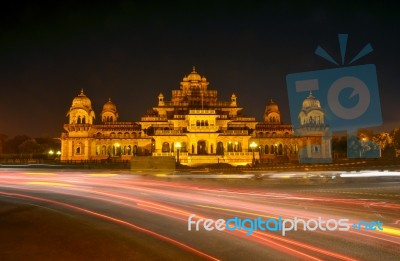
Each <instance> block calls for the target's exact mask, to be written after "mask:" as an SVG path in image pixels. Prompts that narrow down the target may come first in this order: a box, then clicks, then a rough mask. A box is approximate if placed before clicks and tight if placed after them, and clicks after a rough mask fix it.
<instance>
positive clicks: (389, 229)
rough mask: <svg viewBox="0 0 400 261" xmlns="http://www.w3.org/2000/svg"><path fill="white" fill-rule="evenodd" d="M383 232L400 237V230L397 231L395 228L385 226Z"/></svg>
mask: <svg viewBox="0 0 400 261" xmlns="http://www.w3.org/2000/svg"><path fill="white" fill-rule="evenodd" d="M381 232H383V233H386V234H391V235H395V236H400V229H396V228H393V227H387V226H384V227H383V230H382V231H381Z"/></svg>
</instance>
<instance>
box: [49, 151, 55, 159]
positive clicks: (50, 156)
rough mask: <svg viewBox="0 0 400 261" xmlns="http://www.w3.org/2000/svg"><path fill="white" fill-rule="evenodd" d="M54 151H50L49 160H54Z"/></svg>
mask: <svg viewBox="0 0 400 261" xmlns="http://www.w3.org/2000/svg"><path fill="white" fill-rule="evenodd" d="M53 155H54V151H53V150H49V159H53Z"/></svg>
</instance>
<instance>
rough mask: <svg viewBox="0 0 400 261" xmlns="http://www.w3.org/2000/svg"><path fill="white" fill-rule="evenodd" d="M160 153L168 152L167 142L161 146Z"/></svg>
mask: <svg viewBox="0 0 400 261" xmlns="http://www.w3.org/2000/svg"><path fill="white" fill-rule="evenodd" d="M161 151H162V152H169V151H170V147H169V143H168V142H164V143H163V145H162V149H161Z"/></svg>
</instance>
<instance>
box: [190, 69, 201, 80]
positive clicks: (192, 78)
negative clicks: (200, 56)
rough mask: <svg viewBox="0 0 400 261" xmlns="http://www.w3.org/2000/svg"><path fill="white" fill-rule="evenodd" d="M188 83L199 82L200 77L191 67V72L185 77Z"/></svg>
mask: <svg viewBox="0 0 400 261" xmlns="http://www.w3.org/2000/svg"><path fill="white" fill-rule="evenodd" d="M187 80H189V81H201V76H200V74H198V73H197V72H196V68H195V67H194V66H193V71H192V72H191V73H190V74H189V75H188V76H187Z"/></svg>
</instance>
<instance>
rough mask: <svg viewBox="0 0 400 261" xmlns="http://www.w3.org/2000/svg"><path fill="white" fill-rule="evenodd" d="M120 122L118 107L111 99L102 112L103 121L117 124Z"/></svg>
mask: <svg viewBox="0 0 400 261" xmlns="http://www.w3.org/2000/svg"><path fill="white" fill-rule="evenodd" d="M117 120H118V112H117V106H116V105H115V104H114V103H113V102H112V101H111V98H110V99H108V101H107V102H106V103H105V104H104V105H103V110H102V111H101V121H102V122H103V123H104V122H116V121H117Z"/></svg>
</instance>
